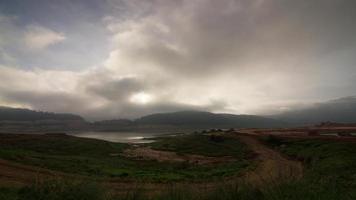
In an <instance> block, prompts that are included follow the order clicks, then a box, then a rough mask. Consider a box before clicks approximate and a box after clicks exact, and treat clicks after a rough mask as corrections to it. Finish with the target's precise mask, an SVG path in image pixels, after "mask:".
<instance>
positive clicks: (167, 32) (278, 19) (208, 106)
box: [0, 0, 356, 119]
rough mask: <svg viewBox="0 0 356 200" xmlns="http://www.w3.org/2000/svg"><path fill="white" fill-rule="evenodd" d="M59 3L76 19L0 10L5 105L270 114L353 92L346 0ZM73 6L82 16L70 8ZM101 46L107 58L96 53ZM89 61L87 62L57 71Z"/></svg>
mask: <svg viewBox="0 0 356 200" xmlns="http://www.w3.org/2000/svg"><path fill="white" fill-rule="evenodd" d="M79 2H81V1H79ZM63 5H66V6H67V9H66V12H68V13H65V12H64V10H65V9H63V8H61V6H60V5H57V4H53V5H52V4H49V5H48V6H49V7H48V9H51V6H52V7H53V6H57V7H58V6H59V8H60V9H57V10H62V11H61V13H59V15H58V19H61V18H62V15H66V14H67V15H71V16H76V18H75V19H73V23H70V22H67V21H65V20H63V21H62V23H60V24H56V23H54V22H57V21H49V22H48V21H43V22H42V24H39V22H37V21H36V22H33V21H31V22H24V24H23V25H21V24H20V25H19V22H20V21H21V20H19V19H10V18H11V17H9V15H8V14H7V15H6V13H5V14H3V15H2V16H4V17H2V18H0V26H1V27H4V28H5V27H6V28H7V29H6V30H8V31H6V30H5V29H2V28H1V29H0V59H1V63H2V64H3V66H2V67H0V72H1V73H0V80H1V85H0V103H1V104H4V105H21V106H27V107H31V108H34V109H41V110H48V111H56V112H75V113H79V114H82V115H84V116H85V117H87V118H90V119H108V118H119V117H137V116H141V115H144V114H149V113H154V112H168V111H176V110H187V109H199V110H208V111H216V112H233V113H249V114H261V113H262V114H270V113H275V112H280V111H284V110H288V109H291V108H293V107H298V106H301V105H303V104H308V103H311V102H315V101H323V100H327V99H332V98H337V97H342V96H349V95H353V94H355V93H356V88H355V87H353V85H355V83H356V68H355V64H356V59H355V57H354V56H353V55H355V53H356V44H355V40H354V35H356V28H355V27H356V26H354V19H355V14H354V12H353V10H352V7H355V6H356V5H355V3H354V2H352V1H347V0H340V1H334V0H315V1H307V0H305V1H304V0H302V1H294V0H221V1H215V0H194V1H191V0H190V1H188V0H179V1H173V0H168V1H167V0H148V1H139V0H108V1H106V2H105V3H103V4H102V5H100V9H93V8H96V7H97V6H98V5H97V2H96V1H94V0H92V1H89V2H86V1H83V2H81V3H79V4H74V3H68V2H65V3H64V4H63ZM84 5H85V6H84ZM91 6H92V7H91ZM68 8H72V9H68ZM73 8H76V9H73ZM83 8H85V9H83ZM98 8H99V7H98ZM78 9H80V12H82V13H81V15H77V14H76V13H75V14H74V13H71V12H70V11H71V10H73V12H74V11H76V10H78ZM15 10H16V9H15ZM83 16H84V17H83ZM19 17H20V18H21V16H19ZM33 17H34V16H33ZM17 18H18V17H17ZM88 20H90V21H91V22H92V23H93V24H92V26H91V25H90V24H88V23H87V22H88ZM34 24H35V25H34ZM53 24H55V26H54V25H53ZM78 24H79V25H80V27H81V29H78V28H77V27H78ZM95 27H97V28H95ZM4 30H5V31H4ZM54 30H56V31H54ZM104 32H105V34H104ZM64 33H66V34H65V35H64ZM67 33H68V34H67ZM75 33H76V34H79V35H80V34H82V35H83V37H82V38H81V37H79V36H78V37H77V36H76V34H75ZM106 34H107V35H106ZM15 35H17V36H16V37H19V38H23V41H24V42H23V44H25V46H26V48H27V49H23V50H21V51H20V50H18V49H13V48H10V46H11V45H13V46H21V44H18V41H17V40H16V39H14V37H15ZM95 35H97V37H96V40H95V39H93V38H95ZM62 43H63V44H62ZM71 44H72V46H68V45H71ZM74 44H77V46H75V45H74ZM89 44H90V45H89ZM66 45H67V46H66ZM86 45H87V48H85V47H86ZM22 46H23V45H22ZM95 46H97V47H98V49H100V51H98V49H96V48H95ZM104 46H106V47H110V48H104ZM79 47H80V48H85V50H84V49H83V51H82V50H81V51H77V50H78V49H79ZM73 49H77V50H76V51H72V50H73ZM38 50H41V52H39V51H38ZM24 52H27V53H24ZM67 52H71V53H70V54H68V53H67ZM97 52H100V53H97ZM98 54H100V55H106V56H104V57H103V58H102V59H101V61H98V58H99V57H97V55H98ZM29 55H31V56H32V57H34V58H33V59H40V58H41V56H42V55H47V56H44V57H42V58H44V59H42V62H47V63H51V64H54V63H55V64H56V65H54V66H52V67H50V68H48V67H45V66H34V65H32V66H31V67H29V66H28V65H27V64H26V63H23V62H20V61H23V60H27V59H29V58H27V57H29ZM49 55H51V56H49ZM53 55H58V58H54V57H53ZM25 57H26V59H22V58H25ZM32 57H31V59H32ZM59 58H60V59H59ZM92 58H95V59H94V60H95V61H94V60H91V59H92ZM31 59H30V61H29V62H30V63H31V61H32V60H31ZM53 60H56V62H53ZM61 60H63V62H62V61H61ZM77 60H79V61H77ZM86 60H87V62H88V63H91V64H90V65H87V66H85V67H83V66H82V67H73V69H72V68H67V67H65V68H64V69H63V66H66V65H68V63H70V64H73V63H85V62H84V61H86ZM11 66H16V68H14V67H11Z"/></svg>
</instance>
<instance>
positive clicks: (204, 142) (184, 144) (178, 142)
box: [150, 134, 249, 159]
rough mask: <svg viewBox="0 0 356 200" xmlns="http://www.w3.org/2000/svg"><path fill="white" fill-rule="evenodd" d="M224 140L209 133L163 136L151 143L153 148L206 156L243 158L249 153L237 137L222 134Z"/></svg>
mask: <svg viewBox="0 0 356 200" xmlns="http://www.w3.org/2000/svg"><path fill="white" fill-rule="evenodd" d="M221 137H222V138H223V139H222V141H219V142H216V141H214V140H212V139H211V137H210V136H209V135H202V134H191V135H180V136H176V137H162V138H159V139H158V141H157V142H155V143H153V144H151V145H150V146H152V148H153V149H157V150H163V151H174V152H177V153H178V154H198V155H204V156H216V157H219V156H232V157H235V158H237V159H243V158H245V157H246V155H247V154H248V153H249V150H248V148H247V147H246V146H245V144H243V143H241V142H240V141H239V140H237V139H236V138H231V137H228V136H221Z"/></svg>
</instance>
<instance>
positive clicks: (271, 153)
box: [236, 135, 303, 186]
mask: <svg viewBox="0 0 356 200" xmlns="http://www.w3.org/2000/svg"><path fill="white" fill-rule="evenodd" d="M236 137H238V138H239V139H240V141H241V142H243V143H245V144H247V145H248V146H249V147H250V149H251V150H252V151H254V152H255V153H256V154H257V159H258V163H259V164H258V165H257V167H256V169H255V170H253V171H248V172H246V173H245V174H244V176H243V180H245V181H246V182H247V183H249V184H252V185H257V186H258V185H262V184H266V183H269V182H273V183H276V182H279V181H284V180H290V179H299V178H301V177H302V176H303V165H302V163H301V162H299V161H295V160H290V159H287V158H285V157H283V156H282V155H281V154H280V153H279V152H277V151H275V150H273V149H271V148H269V147H267V146H265V145H263V144H262V143H261V142H260V141H259V140H258V138H256V136H249V135H236Z"/></svg>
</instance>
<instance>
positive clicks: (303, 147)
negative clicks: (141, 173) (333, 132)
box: [0, 136, 356, 200]
mask: <svg viewBox="0 0 356 200" xmlns="http://www.w3.org/2000/svg"><path fill="white" fill-rule="evenodd" d="M184 137H185V136H184ZM194 137H198V139H199V140H200V139H201V138H199V137H201V136H194ZM169 140H170V139H169ZM185 140H186V138H180V139H179V140H177V142H176V143H175V142H173V143H170V144H172V145H171V146H169V148H173V146H175V148H177V149H180V150H181V151H184V152H189V153H196V152H199V151H200V148H194V146H191V148H188V149H189V150H187V149H185V148H183V147H182V146H180V145H178V144H184V143H186V142H188V143H189V141H185ZM178 141H179V142H178ZM205 142H206V143H205ZM205 142H203V143H205V144H204V145H207V146H209V145H208V143H209V141H205ZM264 142H265V143H266V144H267V145H270V146H271V148H275V149H276V150H279V151H281V152H282V153H283V154H284V155H285V156H289V157H290V158H293V159H298V160H300V161H301V162H303V164H304V166H305V173H304V177H303V178H302V179H301V180H294V181H289V182H282V183H277V182H276V183H268V184H266V185H265V186H264V187H261V188H254V187H251V186H248V185H237V184H226V185H224V184H223V183H221V185H220V187H218V188H216V189H208V190H206V191H205V190H204V191H198V190H197V189H196V188H194V187H191V186H189V184H188V185H186V186H180V187H175V186H173V185H172V187H170V188H168V189H167V190H165V192H163V193H161V194H158V195H156V196H147V195H145V194H144V192H143V191H142V190H140V189H137V190H133V191H127V194H120V195H116V196H113V195H110V194H111V193H110V192H109V191H108V189H105V188H103V187H101V186H100V185H97V184H92V183H85V184H84V183H76V182H74V183H71V182H59V183H56V182H55V183H51V182H45V184H35V185H32V186H28V187H25V188H22V189H19V190H13V189H5V188H3V189H0V200H2V199H4V200H5V199H6V200H7V199H9V200H24V199H26V200H35V199H36V200H41V199H48V200H57V199H58V200H59V199H63V200H69V199H73V200H74V199H78V200H287V199H288V200H301V199H303V200H353V199H356V156H355V155H356V144H355V143H350V142H340V141H339V142H336V141H325V140H291V139H279V138H275V137H269V138H266V139H265V140H264ZM166 143H167V140H165V141H160V142H159V143H157V144H155V145H157V146H156V147H157V148H163V147H162V146H161V145H163V144H166ZM173 144H174V145H173ZM159 146H161V147H159ZM207 146H206V147H207ZM188 147H189V145H188ZM164 148H167V147H164ZM208 155H211V154H210V153H208ZM224 155H225V154H224ZM92 191H94V193H93V192H92ZM88 194H90V195H88ZM24 197H32V199H31V198H24ZM34 197H36V198H34ZM1 198H2V199H1Z"/></svg>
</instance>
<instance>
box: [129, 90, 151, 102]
mask: <svg viewBox="0 0 356 200" xmlns="http://www.w3.org/2000/svg"><path fill="white" fill-rule="evenodd" d="M152 100H153V96H152V95H150V94H147V93H145V92H139V93H136V94H134V95H132V96H131V98H130V101H131V102H132V103H135V104H147V103H150V102H152Z"/></svg>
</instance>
